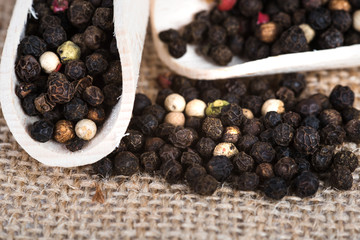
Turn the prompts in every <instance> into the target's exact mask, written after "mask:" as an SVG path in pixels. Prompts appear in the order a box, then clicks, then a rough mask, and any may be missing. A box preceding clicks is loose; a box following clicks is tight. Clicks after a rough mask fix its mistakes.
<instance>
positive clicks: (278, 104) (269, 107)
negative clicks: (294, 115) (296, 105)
mask: <svg viewBox="0 0 360 240" xmlns="http://www.w3.org/2000/svg"><path fill="white" fill-rule="evenodd" d="M268 112H277V113H279V114H282V113H284V112H285V105H284V102H283V101H281V100H279V99H269V100H267V101H266V102H264V104H263V105H262V108H261V114H262V115H263V116H265V115H266V113H268Z"/></svg>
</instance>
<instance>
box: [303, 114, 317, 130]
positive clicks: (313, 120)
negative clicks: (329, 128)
mask: <svg viewBox="0 0 360 240" xmlns="http://www.w3.org/2000/svg"><path fill="white" fill-rule="evenodd" d="M301 125H302V126H308V127H312V128H314V129H316V130H318V129H319V128H320V120H319V119H318V118H317V117H316V116H314V115H310V116H307V117H306V118H304V120H303V121H302V123H301Z"/></svg>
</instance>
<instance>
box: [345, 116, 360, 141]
mask: <svg viewBox="0 0 360 240" xmlns="http://www.w3.org/2000/svg"><path fill="white" fill-rule="evenodd" d="M345 131H346V134H347V137H348V138H349V140H350V141H352V142H355V143H359V142H360V120H359V119H353V120H351V121H349V122H348V123H347V124H346V125H345Z"/></svg>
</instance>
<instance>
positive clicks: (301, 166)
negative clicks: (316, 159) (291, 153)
mask: <svg viewBox="0 0 360 240" xmlns="http://www.w3.org/2000/svg"><path fill="white" fill-rule="evenodd" d="M295 162H296V164H297V165H298V173H302V172H308V171H310V168H311V164H310V162H309V161H308V160H306V159H305V158H295Z"/></svg>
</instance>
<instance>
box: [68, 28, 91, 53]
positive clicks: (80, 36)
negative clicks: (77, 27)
mask: <svg viewBox="0 0 360 240" xmlns="http://www.w3.org/2000/svg"><path fill="white" fill-rule="evenodd" d="M71 41H72V42H73V43H75V44H76V45H77V46H79V47H80V50H81V55H82V56H85V55H87V54H89V52H90V49H89V48H88V47H87V46H86V44H85V40H84V33H77V34H75V35H74V36H72V37H71Z"/></svg>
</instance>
